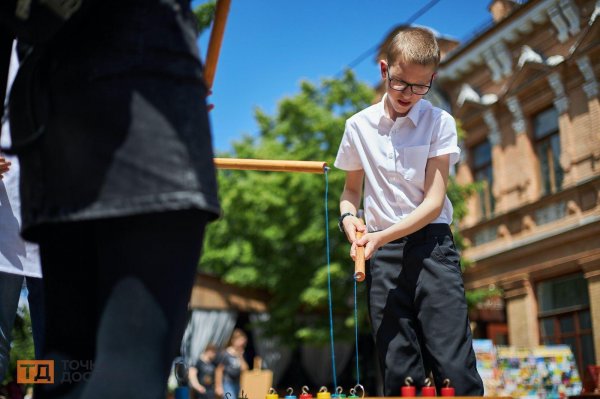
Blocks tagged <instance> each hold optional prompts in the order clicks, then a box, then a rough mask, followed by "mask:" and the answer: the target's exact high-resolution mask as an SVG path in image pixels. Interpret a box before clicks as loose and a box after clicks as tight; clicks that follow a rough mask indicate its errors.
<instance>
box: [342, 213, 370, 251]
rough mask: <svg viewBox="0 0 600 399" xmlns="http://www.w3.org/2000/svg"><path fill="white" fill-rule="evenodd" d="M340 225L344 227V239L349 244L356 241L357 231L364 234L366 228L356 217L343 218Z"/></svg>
mask: <svg viewBox="0 0 600 399" xmlns="http://www.w3.org/2000/svg"><path fill="white" fill-rule="evenodd" d="M342 224H343V225H344V232H346V237H347V238H348V241H349V242H350V244H354V242H355V241H356V240H357V238H356V232H357V231H360V232H362V233H365V232H366V231H367V227H366V226H365V224H364V223H363V222H362V220H360V219H359V218H357V217H356V216H348V217H345V218H344V220H343V221H342Z"/></svg>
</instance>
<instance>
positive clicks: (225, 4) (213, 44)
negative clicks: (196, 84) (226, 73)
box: [204, 0, 231, 90]
mask: <svg viewBox="0 0 600 399" xmlns="http://www.w3.org/2000/svg"><path fill="white" fill-rule="evenodd" d="M230 5H231V0H217V6H216V10H215V19H214V22H213V28H212V31H211V32H210V40H209V42H208V51H207V55H206V63H205V65H204V81H205V82H206V86H207V87H208V89H209V90H211V89H212V87H213V83H214V80H215V73H216V71H217V61H218V60H219V53H220V52H221V43H222V42H223V33H224V32H225V24H226V22H227V15H228V14H229V6H230Z"/></svg>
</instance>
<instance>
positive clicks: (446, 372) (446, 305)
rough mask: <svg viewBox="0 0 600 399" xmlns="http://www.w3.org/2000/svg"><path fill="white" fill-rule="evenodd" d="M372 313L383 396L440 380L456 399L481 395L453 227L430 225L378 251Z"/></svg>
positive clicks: (371, 282) (371, 280) (371, 269)
mask: <svg viewBox="0 0 600 399" xmlns="http://www.w3.org/2000/svg"><path fill="white" fill-rule="evenodd" d="M366 277H367V287H368V292H369V314H370V317H371V327H372V331H373V335H374V337H375V343H376V347H377V352H378V355H379V361H380V366H381V370H382V372H383V381H384V394H385V395H386V396H400V388H401V387H402V386H403V385H404V381H405V378H406V377H411V378H412V379H413V381H414V384H415V385H416V386H417V387H418V388H420V387H422V386H423V385H424V380H425V378H426V377H428V376H429V374H430V372H431V373H433V377H434V382H435V385H436V387H437V391H438V394H439V392H440V389H441V387H442V385H443V381H444V380H445V379H449V380H450V381H451V385H452V386H453V387H454V388H455V389H456V396H467V395H469V396H470V395H474V396H482V395H483V384H482V381H481V378H480V376H479V374H478V373H477V369H476V360H475V353H474V351H473V347H472V338H471V329H470V326H469V320H468V316H467V304H466V300H465V294H464V287H463V281H462V275H461V270H460V256H459V254H458V252H457V250H456V248H455V246H454V242H453V238H452V233H451V231H450V228H449V226H448V225H446V224H430V225H428V226H426V227H425V228H423V229H421V230H419V231H418V232H416V233H413V234H411V235H409V236H407V237H404V238H401V239H399V240H396V241H393V242H390V243H388V244H386V245H385V246H383V247H381V248H379V249H378V250H377V251H376V252H375V254H374V255H373V257H372V258H371V259H370V261H369V266H368V268H367V276H366Z"/></svg>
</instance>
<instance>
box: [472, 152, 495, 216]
mask: <svg viewBox="0 0 600 399" xmlns="http://www.w3.org/2000/svg"><path fill="white" fill-rule="evenodd" d="M471 154H472V155H473V176H474V178H475V181H476V182H479V183H480V184H481V188H480V189H479V218H480V219H487V218H490V217H492V216H493V215H494V207H495V201H494V195H493V194H492V187H493V184H494V175H493V173H492V146H491V145H490V142H489V141H488V140H485V141H484V142H482V143H481V144H478V145H476V146H475V147H473V149H472V152H471Z"/></svg>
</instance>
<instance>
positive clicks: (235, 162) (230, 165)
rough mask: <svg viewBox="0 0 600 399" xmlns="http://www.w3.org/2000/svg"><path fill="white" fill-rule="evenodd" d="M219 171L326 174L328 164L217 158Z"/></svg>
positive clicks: (216, 164) (216, 163) (216, 162)
mask: <svg viewBox="0 0 600 399" xmlns="http://www.w3.org/2000/svg"><path fill="white" fill-rule="evenodd" d="M214 161H215V166H216V167H217V168H218V169H237V170H261V171H270V172H306V173H325V169H326V167H327V162H320V161H283V160H267V159H240V158H215V159H214Z"/></svg>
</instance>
